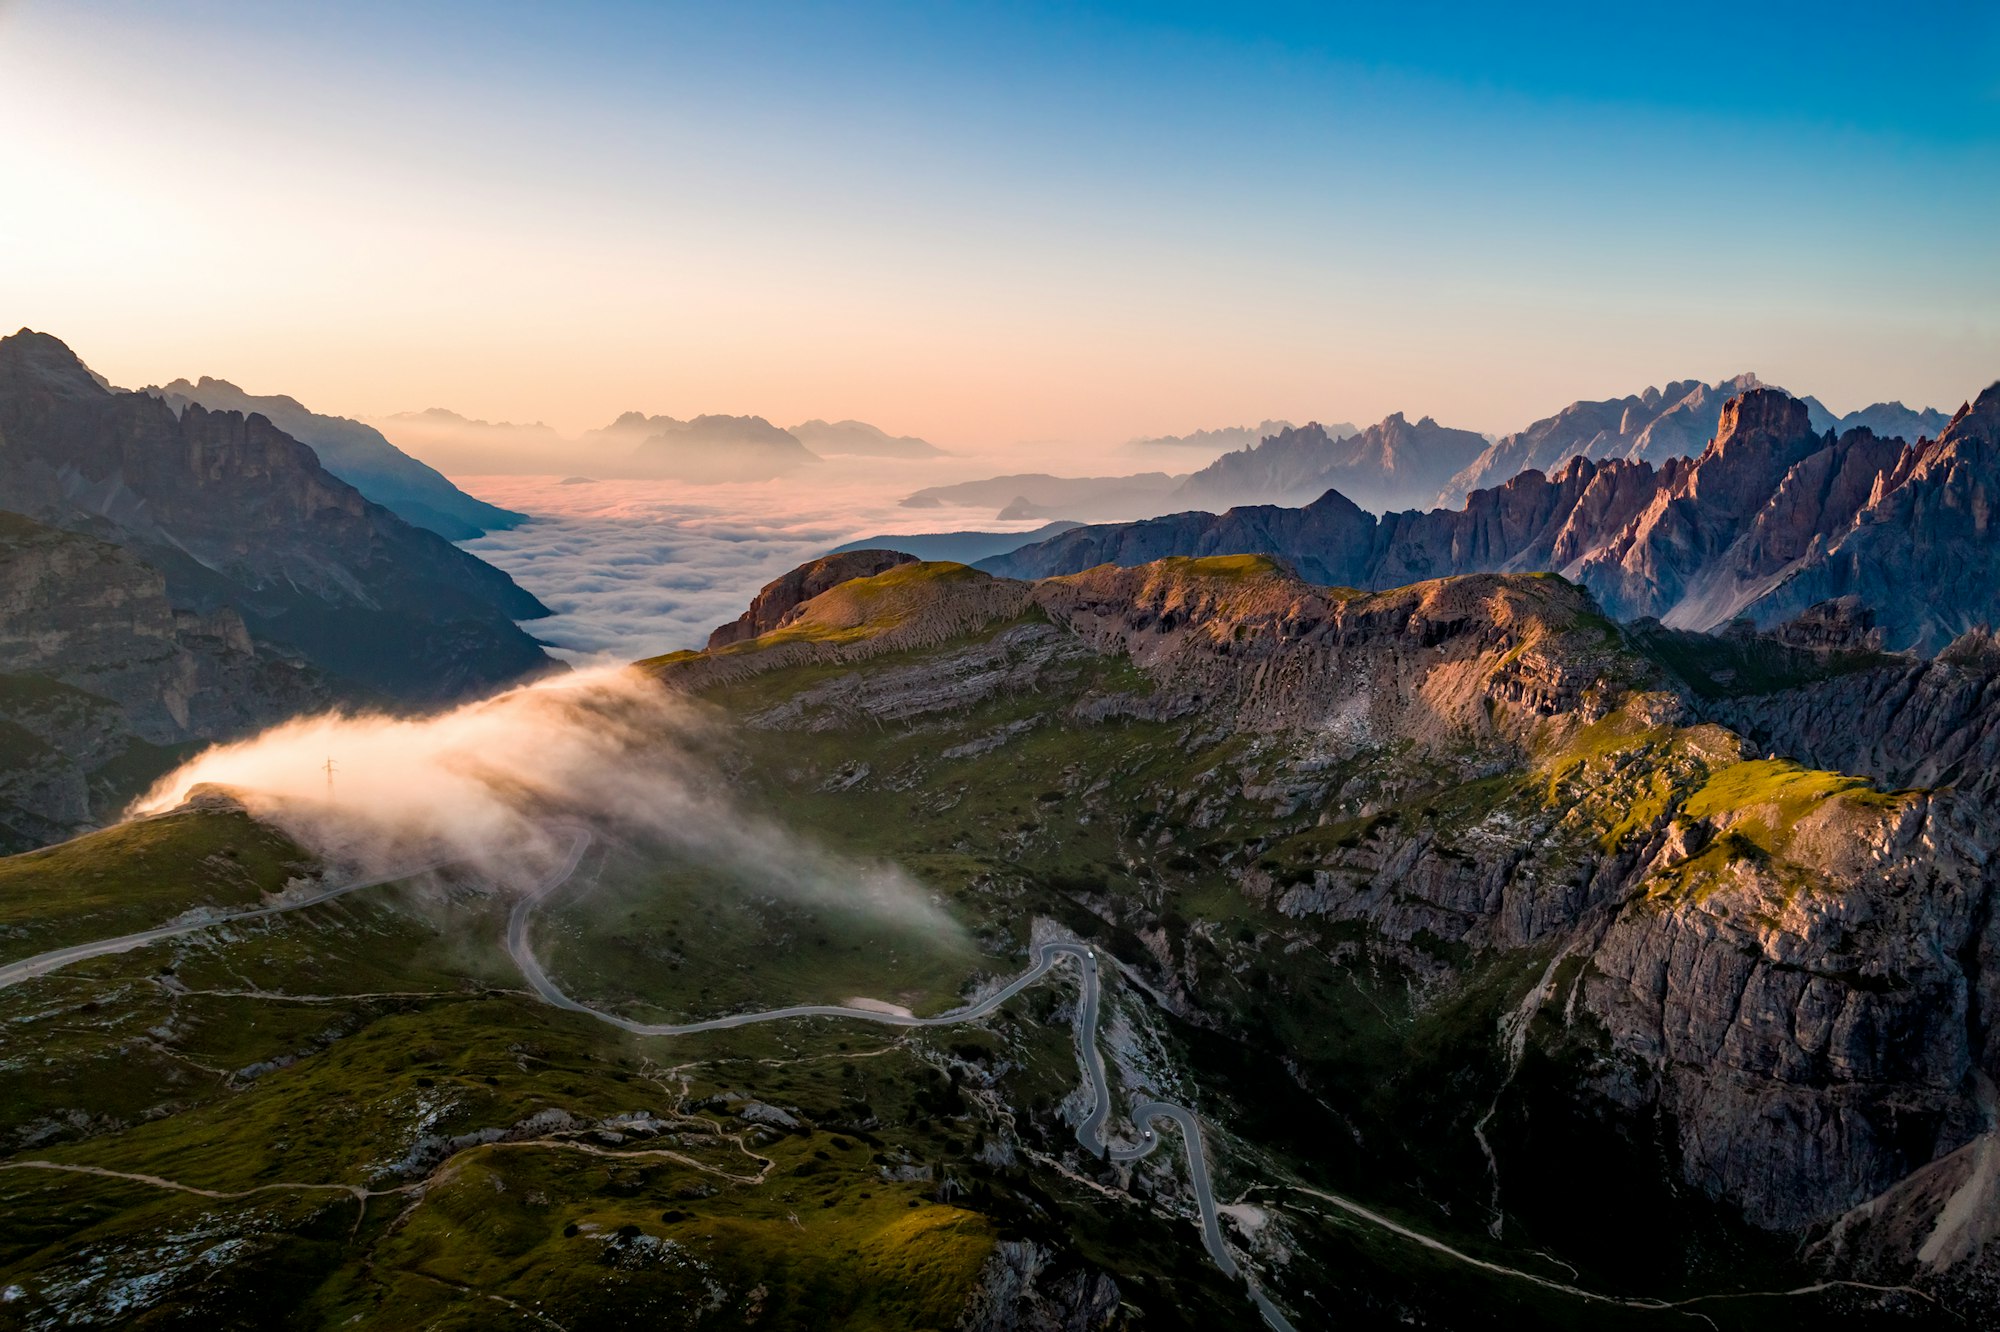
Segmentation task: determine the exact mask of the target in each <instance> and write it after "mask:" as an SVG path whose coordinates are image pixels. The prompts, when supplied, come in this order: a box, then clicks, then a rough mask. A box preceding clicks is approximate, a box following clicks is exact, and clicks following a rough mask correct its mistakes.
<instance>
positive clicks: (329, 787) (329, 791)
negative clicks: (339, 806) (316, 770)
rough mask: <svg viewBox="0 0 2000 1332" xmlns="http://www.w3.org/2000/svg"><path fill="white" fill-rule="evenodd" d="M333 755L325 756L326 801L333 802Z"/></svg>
mask: <svg viewBox="0 0 2000 1332" xmlns="http://www.w3.org/2000/svg"><path fill="white" fill-rule="evenodd" d="M333 772H334V767H333V755H331V754H329V755H327V756H326V803H327V804H329V805H331V804H332V803H333Z"/></svg>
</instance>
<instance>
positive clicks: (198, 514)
mask: <svg viewBox="0 0 2000 1332" xmlns="http://www.w3.org/2000/svg"><path fill="white" fill-rule="evenodd" d="M0 494H4V495H5V496H6V504H7V505H8V507H9V508H10V509H12V510H14V511H17V512H21V513H25V514H27V515H29V516H32V517H35V518H37V519H39V520H42V521H45V522H48V523H51V524H54V525H56V526H60V527H65V528H69V529H72V530H76V531H79V532H84V533H88V534H91V535H94V536H97V537H100V538H102V539H105V540H108V541H111V542H113V543H115V544H117V545H120V546H122V547H124V548H126V549H127V550H129V551H131V552H132V553H133V554H134V555H136V556H138V557H139V558H140V559H141V560H143V561H144V562H145V563H147V564H149V565H151V566H152V567H154V568H156V569H158V570H159V571H160V572H161V573H162V574H163V575H165V578H166V584H167V591H168V595H169V597H170V599H171V600H172V602H173V604H174V605H175V606H176V607H177V608H180V609H185V610H189V611H192V612H194V613H196V614H198V615H202V616H208V615H212V614H214V613H215V612H217V611H218V610H221V609H223V608H225V607H226V608H231V609H233V610H234V611H235V612H236V613H237V614H239V615H240V616H241V617H242V620H243V622H244V624H245V625H247V626H248V629H249V631H250V634H251V636H252V637H253V638H254V639H257V640H259V641H262V642H268V643H271V644H274V645H276V646H278V647H280V648H283V649H285V650H289V651H291V652H295V653H297V654H299V655H301V656H303V657H304V658H305V659H306V660H308V661H309V662H311V663H312V664H313V665H314V666H316V667H317V668H318V669H319V670H320V671H321V672H322V673H323V674H324V675H325V676H326V677H327V678H328V679H329V681H330V682H331V683H333V684H334V685H335V686H336V687H340V688H345V689H348V690H350V691H357V692H360V693H364V694H369V695H373V696H376V697H387V698H400V699H411V700H434V699H442V698H450V697H454V696H457V695H462V694H464V693H467V692H470V691H474V690H479V689H483V688H487V687H490V686H492V685H495V684H499V683H502V682H505V681H507V680H511V679H515V678H518V677H519V676H521V675H523V674H526V673H530V672H534V671H539V670H544V669H547V668H548V667H549V665H550V662H549V659H548V658H547V656H546V655H545V654H544V653H543V652H542V651H541V649H540V648H539V647H538V646H537V645H536V643H535V642H534V640H533V639H531V638H529V637H528V636H527V635H526V634H525V633H523V632H522V631H521V630H520V629H519V628H517V627H516V625H515V624H514V621H515V620H518V619H530V618H534V617H536V616H540V615H545V614H547V610H546V608H544V607H543V606H542V605H541V603H540V602H538V601H536V600H535V598H534V597H532V596H530V595H529V594H528V593H526V592H524V591H522V590H521V589H520V588H519V587H517V586H516V585H515V584H514V582H513V580H512V579H510V578H508V577H507V575H506V574H504V573H502V572H500V571H499V570H498V569H495V568H493V567H491V566H490V565H487V564H484V563H482V562H480V561H479V560H477V559H475V558H473V557H472V556H470V555H468V554H466V553H465V552H463V551H461V550H459V549H458V548H457V547H455V546H453V545H452V544H451V543H449V542H448V541H445V540H444V539H443V538H441V537H439V536H437V535H436V534H435V533H432V532H427V531H423V530H421V529H418V528H415V527H411V526H410V525H409V524H407V523H405V522H403V521H402V520H401V519H399V518H397V517H396V516H395V515H394V514H392V513H390V512H389V511H387V510H386V509H383V508H381V507H380V506H378V505H375V504H372V503H370V502H369V501H368V500H367V499H365V498H363V496H362V495H361V494H360V492H358V491H356V490H355V489H354V488H353V487H352V486H350V485H348V484H347V483H346V482H344V481H341V480H340V479H339V478H337V477H335V476H333V475H332V474H331V473H329V472H328V471H327V470H326V469H325V468H324V467H322V466H321V465H320V462H319V459H318V458H317V457H316V456H315V455H314V454H313V451H312V450H311V449H310V448H307V447H306V446H305V445H303V444H301V443H299V442H298V441H297V440H295V439H293V438H292V437H291V436H289V435H287V434H285V433H284V432H283V431H281V430H279V429H278V428H277V427H276V426H274V425H273V424H272V423H271V422H270V421H269V420H268V419H267V418H265V417H263V416H261V415H255V414H253V415H250V416H244V415H241V414H239V413H236V412H215V411H209V410H208V409H207V408H205V407H202V406H200V405H199V404H191V405H189V406H188V407H187V409H186V410H185V411H183V412H180V413H176V412H175V411H174V410H173V408H172V407H170V406H169V405H168V404H167V403H165V402H163V401H161V400H160V399H158V398H155V397H152V396H149V395H147V394H143V393H115V392H110V391H108V390H106V389H104V388H103V387H102V386H101V385H100V384H99V383H98V382H97V381H96V380H95V379H94V378H93V377H92V376H91V375H90V373H89V371H88V370H87V369H86V368H85V367H84V366H83V364H82V362H80V361H78V360H77V358H76V357H75V355H74V354H72V353H71V352H70V350H69V348H67V347H65V346H64V345H63V344H62V343H61V342H59V341H57V340H56V339H55V338H52V337H49V336H48V335H46V334H40V333H32V332H28V331H26V330H24V331H22V332H21V333H18V334H16V335H14V336H13V337H10V338H6V339H0Z"/></svg>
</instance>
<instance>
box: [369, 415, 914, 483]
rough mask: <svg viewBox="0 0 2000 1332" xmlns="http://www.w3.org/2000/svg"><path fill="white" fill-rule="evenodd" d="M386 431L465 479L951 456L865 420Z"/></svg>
mask: <svg viewBox="0 0 2000 1332" xmlns="http://www.w3.org/2000/svg"><path fill="white" fill-rule="evenodd" d="M382 426H383V428H384V429H385V431H386V432H387V433H388V434H389V435H390V436H392V437H393V438H394V439H396V440H397V441H398V442H399V443H400V444H401V445H402V446H403V447H404V448H407V449H409V450H410V451H411V452H413V453H416V454H419V455H421V456H423V457H425V458H427V459H430V460H431V461H432V462H434V463H435V464H436V465H437V466H439V467H441V468H443V469H444V470H446V471H449V472H453V473H456V474H458V475H462V476H464V475H480V474H490V473H558V474H568V473H573V472H581V473H587V474H588V475H590V476H593V477H598V478H603V479H623V480H673V481H686V482H689V483H691V484H695V485H712V484H718V483H721V482H728V481H765V480H769V479H771V478H773V477H777V476H783V475H785V474H786V473H788V472H792V471H795V470H797V469H798V468H801V467H809V466H811V465H812V464H814V463H816V462H819V461H820V459H821V457H822V456H827V457H835V456H856V457H880V458H906V459H912V460H921V459H925V458H932V457H942V456H944V451H943V450H942V449H939V448H936V447H935V446H933V445H931V444H929V443H927V442H926V441H924V440H921V439H917V438H915V437H914V436H910V435H891V434H889V433H888V432H887V431H885V430H882V429H880V428H878V427H876V426H872V425H869V424H868V423H867V422H865V421H834V422H827V421H820V420H812V421H807V422H805V423H804V424H802V425H799V426H795V427H793V428H792V429H791V430H784V429H781V428H779V427H778V426H775V425H772V424H771V422H770V421H768V420H766V419H765V418H764V417H761V416H723V415H705V416H697V417H694V418H693V419H692V420H686V421H683V420H681V419H679V418H678V417H672V416H648V415H647V414H646V413H644V412H626V413H624V414H623V415H621V416H619V417H618V418H617V419H616V420H614V421H613V422H611V424H609V425H607V426H603V427H601V428H599V429H596V430H588V431H585V432H584V433H583V434H582V435H580V436H578V437H576V438H574V439H570V438H565V437H564V436H562V435H561V434H558V433H557V432H556V431H555V430H553V429H551V428H550V427H548V426H546V425H542V424H541V423H539V422H536V423H534V424H532V425H515V424H513V423H511V422H490V421H478V420H472V419H469V418H467V417H464V416H461V415H459V414H458V413H457V412H453V411H448V410H446V409H444V408H442V407H432V408H429V409H428V410H426V411H422V412H404V413H400V414H398V415H395V416H391V417H387V418H385V419H384V420H383V421H382ZM809 444H810V447H808V445H809Z"/></svg>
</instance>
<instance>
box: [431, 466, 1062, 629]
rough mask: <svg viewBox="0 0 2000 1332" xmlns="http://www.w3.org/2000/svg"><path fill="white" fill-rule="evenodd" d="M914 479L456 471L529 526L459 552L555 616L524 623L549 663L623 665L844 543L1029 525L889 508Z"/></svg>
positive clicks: (900, 474) (978, 512) (956, 512)
mask: <svg viewBox="0 0 2000 1332" xmlns="http://www.w3.org/2000/svg"><path fill="white" fill-rule="evenodd" d="M876 470H877V471H881V470H884V469H881V468H879V467H878V468H877V469H876ZM843 475H845V474H843ZM916 475H917V474H914V473H911V472H910V471H908V470H907V469H905V470H902V471H897V472H893V473H891V474H890V475H888V476H875V475H871V474H867V473H863V474H862V475H860V476H859V477H854V476H849V477H848V479H845V480H838V479H835V478H831V477H827V476H816V477H814V478H812V479H809V480H800V479H796V478H786V479H783V480H780V481H771V482H756V483H746V484H742V485H722V486H703V487H699V488H694V487H688V486H683V485H679V484H676V483H673V482H660V481H591V482H584V483H578V484H570V485H564V484H562V483H561V481H560V479H559V478H556V477H494V476H481V477H468V478H464V482H465V485H466V486H467V487H468V488H469V489H470V490H471V491H472V493H473V494H476V495H477V496H479V498H481V499H484V500H488V501H490V502H492V503H494V504H499V505H503V506H505V507H507V508H510V509H516V510H519V511H522V512H525V513H531V514H533V515H535V518H534V520H533V521H532V522H529V523H526V524H524V525H522V526H520V527H518V528H515V529H513V530H512V531H506V532H493V533H490V534H489V535H487V536H485V537H482V538H480V539H478V540H476V541H468V542H466V543H464V544H465V548H466V549H467V550H469V551H471V552H472V553H473V554H475V555H477V556H479V558H481V559H483V560H485V561H487V562H488V563H490V564H494V565H498V566H499V567H500V568H502V569H505V570H506V571H507V572H508V573H510V574H512V575H513V576H514V579H515V581H517V582H519V583H520V584H521V586H523V587H525V588H527V589H528V590H529V591H530V592H533V593H534V594H535V595H536V596H538V597H540V598H541V599H542V602H543V604H545V605H547V606H548V607H549V609H551V610H553V611H554V612H555V615H554V616H553V617H551V618H549V619H545V620H536V621H534V622H533V623H531V624H529V625H527V626H526V628H527V629H528V631H529V632H530V633H532V634H534V635H535V637H537V638H539V639H541V640H543V641H544V642H546V643H548V644H550V645H551V646H552V647H553V648H554V649H555V651H556V652H557V654H558V655H560V656H564V657H567V658H568V659H570V660H571V661H573V662H579V663H590V662H626V661H635V660H638V659H640V658H643V657H649V656H657V655H659V654H660V653H664V652H673V651H677V650H679V649H681V648H699V647H701V646H702V645H703V644H704V643H706V642H707V641H708V632H709V630H711V629H713V628H714V627H715V626H716V625H718V624H722V623H724V622H725V621H728V620H733V619H735V618H736V617H737V616H738V615H740V614H742V612H743V609H744V607H746V606H748V605H749V604H750V599H751V598H752V597H754V596H755V595H756V594H757V589H759V588H761V587H762V586H764V584H766V583H768V582H770V581H771V580H772V579H773V578H776V577H777V576H778V575H780V574H782V573H784V572H785V571H786V570H788V569H791V568H794V567H796V566H798V565H800V564H803V563H805V562H806V561H807V560H811V559H815V558H817V557H819V556H821V555H824V554H825V553H826V552H827V551H829V550H831V549H832V548H833V547H835V546H838V545H840V544H842V543H843V542H846V541H849V540H852V539H855V538H857V537H863V536H873V535H875V534H877V533H881V532H944V531H952V530H955V529H968V528H969V529H976V530H981V531H1000V530H1006V529H1008V528H1010V527H1018V528H1021V529H1023V530H1027V529H1032V528H1034V527H1036V526H1039V525H1040V524H1039V521H1037V520H1029V521H1025V522H1021V523H1004V522H996V521H995V520H994V517H993V511H992V509H991V508H983V509H954V508H940V509H906V508H902V507H901V506H899V505H898V504H897V502H896V501H897V500H899V499H900V498H901V497H902V496H903V495H905V494H907V493H909V490H910V489H912V488H914V487H915V485H916V484H917V480H913V479H912V478H913V476H916ZM920 479H921V477H918V480H920Z"/></svg>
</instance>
